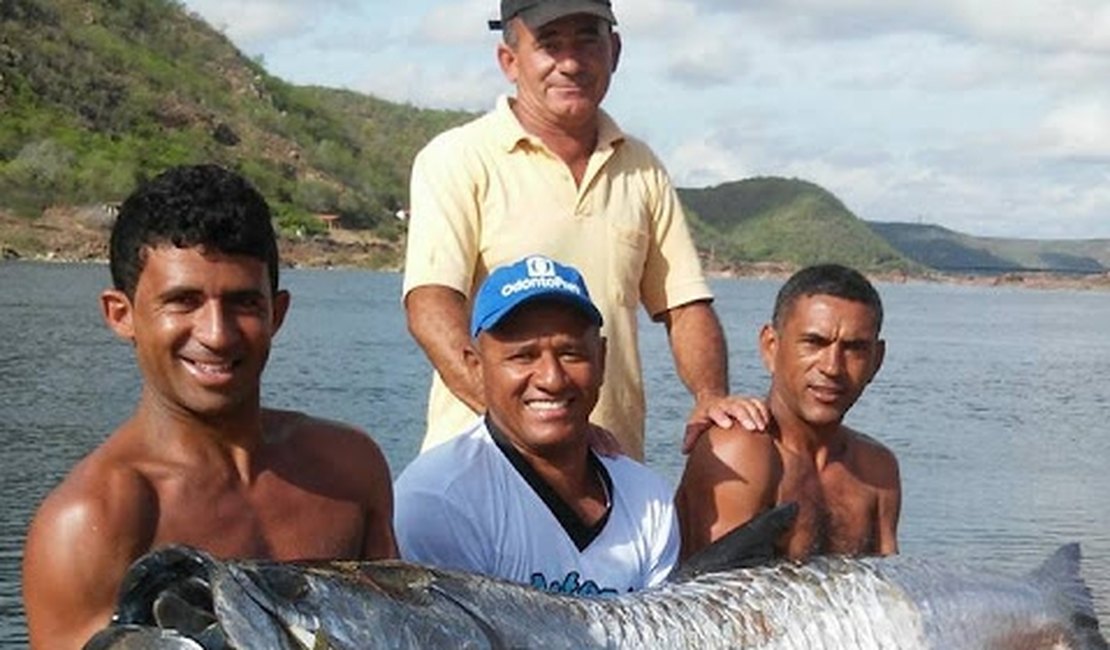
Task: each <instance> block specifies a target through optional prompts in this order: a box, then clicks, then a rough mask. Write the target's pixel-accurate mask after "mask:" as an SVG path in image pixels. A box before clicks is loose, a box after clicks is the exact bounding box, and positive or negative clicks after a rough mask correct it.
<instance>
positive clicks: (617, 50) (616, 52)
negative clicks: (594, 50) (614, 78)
mask: <svg viewBox="0 0 1110 650" xmlns="http://www.w3.org/2000/svg"><path fill="white" fill-rule="evenodd" d="M610 39H611V42H612V48H613V65H612V68H611V69H610V70H609V72H611V73H612V72H616V71H617V64H618V63H620V60H621V35H620V34H619V33H618V32H613V33H612V34H611V35H610Z"/></svg>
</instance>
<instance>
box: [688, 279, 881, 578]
mask: <svg viewBox="0 0 1110 650" xmlns="http://www.w3.org/2000/svg"><path fill="white" fill-rule="evenodd" d="M882 320H883V308H882V303H881V301H880V299H879V295H878V293H877V292H876V291H875V288H874V287H873V286H871V283H870V282H868V281H867V279H866V278H864V277H863V276H862V275H861V274H860V273H858V272H856V271H854V270H852V269H849V268H845V267H843V266H839V265H834V264H826V265H819V266H812V267H809V268H805V269H802V270H801V271H799V272H798V273H796V274H795V275H794V276H793V277H791V278H790V279H789V280H788V281H787V282H786V284H785V285H784V286H783V287H782V289H781V290H780V291H779V294H778V298H777V299H776V301H775V312H774V318H773V322H772V323H769V324H767V325H764V326H763V329H762V330H761V332H760V352H761V354H762V357H763V364H764V365H765V366H766V367H767V370H768V371H769V372H770V373H771V388H770V392H769V395H768V398H767V402H768V406H769V407H770V409H771V415H772V418H773V423H772V425H771V427H770V429H769V433H770V435H767V434H764V433H756V432H751V431H742V430H739V431H738V430H737V428H735V427H734V428H732V429H729V430H727V431H726V430H722V429H713V430H711V431H709V433H708V435H706V436H703V437H702V439H701V440H700V441H699V442H698V444H697V445H696V446H695V448H694V451H693V452H692V453H691V455H690V458H689V460H688V461H687V464H686V469H685V472H684V473H683V476H682V481H681V483H680V484H679V488H678V493H677V496H676V498H675V501H676V507H677V509H678V515H679V522H680V527H681V530H682V557H683V558H686V557H689V556H690V555H692V554H693V553H695V552H697V551H698V550H700V549H702V548H704V547H705V546H707V545H709V544H710V543H711V542H713V541H714V540H716V539H718V538H720V537H721V536H722V535H724V534H725V533H727V532H728V531H730V530H732V529H733V528H735V527H736V526H738V525H740V524H743V523H745V522H746V521H748V520H750V519H751V518H752V517H754V516H755V515H756V514H758V513H760V512H762V511H764V510H766V509H768V508H770V507H772V506H774V505H776V504H779V503H783V502H787V501H794V502H797V503H798V505H799V511H798V516H797V519H796V520H795V522H794V525H793V526H792V527H791V528H790V529H789V530H788V531H787V532H786V533H785V534H784V535H783V537H782V539H780V540H779V543H778V549H777V551H778V553H779V554H781V555H782V556H785V557H789V558H792V559H802V558H805V557H808V556H810V555H814V554H845V555H861V554H882V555H887V554H892V553H897V552H898V540H897V528H898V515H899V510H900V508H901V484H900V479H899V476H898V462H897V460H896V459H895V457H894V454H893V453H892V452H891V451H890V450H889V449H887V448H886V447H884V446H883V445H882V444H880V443H879V442H878V441H876V440H874V439H873V438H870V437H868V436H866V435H864V434H862V433H860V432H858V431H853V430H852V429H850V428H848V427H846V426H844V425H843V424H842V422H843V420H844V416H845V414H846V413H847V412H848V409H850V408H851V407H852V405H853V404H854V403H855V402H856V400H857V399H858V398H859V396H860V394H862V393H863V390H864V388H865V387H866V386H867V384H868V383H869V382H870V381H871V380H872V378H874V376H875V373H877V372H878V370H879V366H880V365H882V361H883V354H884V351H885V342H884V341H883V340H882V339H881V338H879V331H880V328H881V327H882Z"/></svg>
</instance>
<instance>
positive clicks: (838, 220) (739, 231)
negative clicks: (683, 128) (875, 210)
mask: <svg viewBox="0 0 1110 650" xmlns="http://www.w3.org/2000/svg"><path fill="white" fill-rule="evenodd" d="M679 197H680V198H681V200H682V203H683V205H684V206H686V208H687V209H688V210H689V212H690V213H691V214H690V217H691V224H692V228H693V231H694V237H695V240H696V241H697V243H698V247H699V248H701V249H702V250H704V251H706V252H707V254H708V257H709V258H710V260H711V264H718V265H726V266H727V265H734V264H742V263H752V262H785V263H789V264H793V265H799V266H800V265H806V264H813V263H816V262H838V263H841V264H847V265H850V266H854V267H857V268H860V269H866V270H869V271H892V270H902V271H913V270H921V269H920V267H919V266H918V265H917V264H915V263H914V262H912V261H910V260H908V259H906V258H905V257H904V256H903V255H902V254H901V253H899V252H898V251H897V250H895V249H894V248H893V247H892V246H891V245H890V244H889V243H887V242H886V241H885V240H884V239H882V238H881V237H879V236H878V235H876V234H875V233H874V232H873V231H872V230H871V229H870V228H868V227H867V225H866V224H865V223H864V222H863V221H861V220H859V219H858V218H857V217H856V216H855V215H853V214H852V213H851V212H850V211H849V210H848V209H847V208H846V207H844V204H843V203H841V202H840V200H838V199H837V198H836V197H835V196H833V195H832V194H830V193H829V192H828V191H826V190H824V189H822V188H821V187H818V186H817V185H814V184H813V183H809V182H806V181H802V180H797V179H785V178H751V179H747V180H742V181H736V182H732V183H725V184H723V185H718V186H716V187H710V188H705V189H680V190H679Z"/></svg>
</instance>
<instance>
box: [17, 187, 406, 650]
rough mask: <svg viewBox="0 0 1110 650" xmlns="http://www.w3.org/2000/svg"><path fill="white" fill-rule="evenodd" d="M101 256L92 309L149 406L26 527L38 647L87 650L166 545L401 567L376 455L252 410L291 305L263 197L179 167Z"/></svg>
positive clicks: (141, 196) (141, 199) (319, 424)
mask: <svg viewBox="0 0 1110 650" xmlns="http://www.w3.org/2000/svg"><path fill="white" fill-rule="evenodd" d="M110 256H111V273H112V280H113V284H114V288H113V289H110V290H107V291H105V292H104V293H103V294H102V295H101V299H100V302H101V307H102V311H103V315H104V318H105V320H106V321H107V324H108V326H109V327H110V328H111V329H112V330H113V331H115V333H116V334H118V335H119V336H120V337H121V338H123V339H124V340H126V341H129V342H131V344H132V345H133V347H134V349H135V357H136V360H137V362H138V366H139V370H140V372H141V373H142V379H143V384H142V394H141V396H140V397H139V402H138V406H137V408H136V409H135V412H134V414H133V415H132V416H131V418H130V419H129V420H127V421H126V422H124V423H123V424H122V425H121V426H120V427H119V429H117V430H116V431H115V432H114V433H112V434H111V436H109V437H108V439H107V440H106V441H105V442H104V443H103V444H102V445H100V446H99V447H98V448H97V449H95V450H94V451H93V452H92V453H91V454H90V455H89V456H87V457H86V458H85V459H84V460H82V461H81V462H79V463H78V464H77V465H76V466H75V467H74V468H73V470H72V471H71V472H70V473H69V475H68V476H67V477H66V478H65V479H64V480H63V481H62V483H61V484H60V485H59V486H58V487H57V488H55V489H54V491H53V492H51V494H50V495H48V497H47V498H46V500H45V501H44V503H43V504H42V506H41V507H40V508H39V511H38V513H37V514H36V516H35V518H34V520H33V521H32V523H31V528H30V531H29V533H28V536H27V543H26V548H25V552H24V558H23V597H24V603H25V605H26V611H27V624H28V630H29V633H30V640H31V645H32V646H33V647H35V648H43V649H50V650H56V649H59V648H79V647H81V646H82V645H83V644H84V642H85V641H86V640H87V639H88V638H89V637H90V636H91V635H92V634H93V633H94V632H95V631H96V630H97V629H99V628H101V627H102V626H104V625H105V624H106V623H107V622H108V620H109V618H110V616H111V614H112V611H113V609H114V606H115V599H116V595H117V592H118V589H119V586H120V580H121V578H122V576H123V574H124V572H125V570H126V569H127V567H128V565H129V564H131V562H132V561H133V560H135V559H136V558H138V557H139V556H140V555H142V554H144V553H145V552H147V551H149V550H151V549H153V548H156V547H159V546H164V545H167V544H189V545H192V546H196V547H199V548H202V549H204V550H207V551H209V552H211V553H213V554H215V555H217V556H220V557H225V558H272V559H277V560H293V559H308V558H321V559H323V558H328V559H332V558H349V559H371V558H386V557H395V556H396V546H395V543H394V540H393V533H392V528H391V520H392V493H391V486H390V481H389V468H388V467H387V466H386V462H385V459H384V457H383V456H382V454H381V452H380V450H379V449H378V447H377V445H376V444H375V443H374V442H373V441H372V440H371V439H370V438H369V437H368V436H366V435H365V434H364V433H362V432H360V431H357V430H355V429H352V428H349V427H346V426H342V425H339V424H336V423H333V422H327V421H324V420H318V419H315V418H311V417H309V416H307V415H304V414H301V413H295V412H290V411H276V410H272V409H265V408H262V406H261V404H260V378H261V374H262V370H263V367H264V366H265V364H266V359H267V356H268V354H269V350H270V342H271V339H272V338H273V336H274V335H275V334H276V333H277V331H278V328H279V327H280V326H281V323H282V320H283V318H284V317H285V313H286V310H287V309H288V307H289V300H290V297H289V294H288V292H286V291H282V290H279V289H278V254H277V244H276V241H275V238H274V232H273V229H272V226H271V223H270V211H269V208H268V207H267V205H266V203H265V201H264V200H263V198H262V196H261V195H259V194H258V192H256V191H255V190H254V188H252V187H251V186H250V185H249V184H248V183H247V182H246V181H245V180H243V179H242V178H240V177H238V176H236V175H235V174H232V173H231V172H228V171H225V170H223V169H221V168H219V167H215V166H197V167H179V168H174V169H171V170H169V171H167V172H165V173H164V174H162V175H161V176H159V177H157V178H155V179H154V180H153V181H151V182H150V183H148V184H146V185H144V186H142V187H140V188H139V189H138V190H137V191H136V192H135V193H134V194H132V195H131V196H130V197H129V198H128V199H127V200H126V201H125V202H124V204H123V206H122V207H121V209H120V212H119V216H118V218H117V221H116V223H115V225H114V227H113V230H112V236H111V251H110Z"/></svg>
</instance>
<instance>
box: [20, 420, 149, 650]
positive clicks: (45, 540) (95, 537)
mask: <svg viewBox="0 0 1110 650" xmlns="http://www.w3.org/2000/svg"><path fill="white" fill-rule="evenodd" d="M119 442H120V441H118V440H114V439H113V438H109V441H108V442H106V443H105V444H104V445H102V446H101V447H100V448H98V449H97V450H96V451H94V452H93V453H92V454H90V455H89V456H88V457H86V458H85V459H84V460H82V461H81V462H80V463H78V464H77V466H75V467H74V468H73V470H72V471H71V472H70V473H69V475H68V476H67V477H66V478H65V479H64V480H63V481H62V483H61V484H59V485H58V487H56V488H55V489H54V490H53V491H52V492H51V493H50V494H49V495H48V496H47V497H46V499H45V500H44V501H43V503H42V505H41V506H40V507H39V509H38V512H37V513H36V514H35V517H34V519H33V520H32V522H31V527H30V529H29V531H28V534H27V541H26V546H25V547H24V553H23V596H24V604H25V606H26V611H27V620H28V630H29V632H30V635H31V639H32V646H33V647H65V646H68V645H71V643H70V642H71V641H72V640H79V641H81V642H83V641H84V639H86V638H88V635H89V634H91V632H92V630H95V629H96V628H97V627H99V626H102V625H103V624H105V623H106V622H107V619H108V616H109V615H110V614H111V611H112V609H113V607H114V605H115V597H116V590H117V589H118V586H119V581H120V580H121V579H122V577H123V574H124V572H125V571H126V570H127V567H128V566H129V565H130V564H131V562H132V561H134V560H135V559H136V558H137V557H139V556H140V555H142V554H143V553H144V552H146V551H147V550H148V549H149V546H150V544H151V541H152V539H153V537H154V534H155V531H156V528H157V512H158V506H157V502H158V498H157V493H156V491H155V489H154V487H153V486H152V485H151V483H150V482H149V481H148V480H147V478H146V476H145V475H144V474H143V472H142V469H141V463H135V462H133V461H134V460H135V457H133V456H132V455H131V454H130V452H129V450H128V449H127V445H126V444H122V445H121V444H119ZM72 645H79V644H72Z"/></svg>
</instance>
